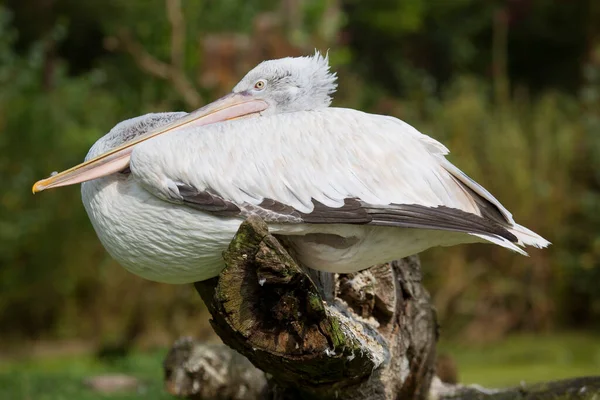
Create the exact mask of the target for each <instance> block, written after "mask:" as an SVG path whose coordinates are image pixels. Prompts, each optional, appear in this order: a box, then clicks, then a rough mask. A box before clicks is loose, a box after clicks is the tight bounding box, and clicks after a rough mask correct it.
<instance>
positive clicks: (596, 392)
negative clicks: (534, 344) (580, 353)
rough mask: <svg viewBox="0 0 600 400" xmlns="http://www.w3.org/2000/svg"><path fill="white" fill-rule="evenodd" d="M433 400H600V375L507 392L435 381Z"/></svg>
mask: <svg viewBox="0 0 600 400" xmlns="http://www.w3.org/2000/svg"><path fill="white" fill-rule="evenodd" d="M430 398H431V400H587V399H589V400H592V399H597V398H600V376H595V377H594V376H589V377H582V378H573V379H564V380H559V381H551V382H544V383H537V384H533V385H521V386H518V387H513V388H507V389H486V388H482V387H480V386H477V385H471V386H462V385H445V384H442V383H441V382H439V381H437V380H436V381H434V384H433V385H432V388H431V395H430Z"/></svg>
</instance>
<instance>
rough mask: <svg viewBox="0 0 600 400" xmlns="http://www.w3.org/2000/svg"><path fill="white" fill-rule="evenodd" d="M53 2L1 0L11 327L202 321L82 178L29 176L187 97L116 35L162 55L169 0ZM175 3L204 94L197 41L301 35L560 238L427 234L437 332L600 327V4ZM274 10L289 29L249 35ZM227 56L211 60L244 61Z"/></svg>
mask: <svg viewBox="0 0 600 400" xmlns="http://www.w3.org/2000/svg"><path fill="white" fill-rule="evenodd" d="M24 3H31V4H33V6H31V7H26V6H24V5H23V4H24ZM45 3H46V2H44V1H41V0H31V1H30V2H17V1H11V2H9V4H10V6H11V10H13V11H14V14H11V13H10V12H8V9H7V8H5V7H0V87H1V90H0V152H1V154H2V157H0V174H1V175H0V176H2V177H3V182H2V189H1V190H0V206H1V208H0V326H2V330H1V332H0V335H1V336H3V337H10V338H12V339H15V340H20V339H23V338H24V337H32V338H37V337H74V336H77V337H84V338H92V339H96V340H98V341H100V342H105V341H108V342H115V341H116V342H120V341H122V340H129V339H132V338H136V339H139V338H140V337H142V338H143V339H144V340H147V341H149V342H153V343H154V342H161V343H164V342H165V340H168V339H169V338H173V337H174V336H176V335H178V334H180V333H181V332H190V331H192V330H194V331H197V330H198V324H196V322H195V320H196V319H197V318H198V314H199V313H200V312H199V311H198V309H199V307H200V300H199V299H198V298H197V296H196V295H195V293H194V292H193V290H192V288H190V287H187V286H185V287H179V286H169V285H159V284H154V283H151V282H146V281H143V280H141V279H139V278H137V277H134V276H132V275H131V274H129V273H127V272H125V271H124V270H123V269H122V268H120V267H119V266H118V265H116V263H114V262H113V261H112V260H111V259H110V257H108V255H107V254H106V252H105V251H104V249H103V248H102V246H101V245H100V243H99V241H98V240H97V238H96V235H95V233H94V232H93V229H92V227H91V225H90V223H89V221H88V219H87V216H86V215H85V213H84V210H83V207H82V205H81V200H80V195H79V190H78V189H77V188H75V187H73V188H66V189H63V190H60V191H50V192H48V193H43V194H42V195H40V196H32V195H31V192H30V187H31V185H32V183H33V182H34V181H36V180H37V179H40V178H42V177H44V176H47V175H48V174H49V173H50V172H52V171H53V170H62V169H65V168H67V167H69V166H72V165H74V164H76V163H78V162H80V161H81V160H82V159H83V157H84V156H85V154H86V152H87V150H88V149H89V147H90V146H91V145H92V143H94V141H95V140H96V139H97V138H98V137H100V136H101V135H102V134H104V133H105V132H107V131H108V130H109V129H110V128H111V127H112V126H114V125H115V124H116V123H117V122H119V121H121V120H123V119H126V118H131V117H133V116H137V115H140V114H143V113H147V112H152V111H165V110H172V111H174V110H181V109H186V108H187V107H186V102H185V101H184V96H182V94H181V92H180V91H178V90H177V88H174V85H173V83H172V81H169V80H168V79H163V78H160V77H156V76H155V75H152V74H149V73H147V72H146V71H145V70H143V68H140V66H139V65H138V64H139V59H137V58H136V57H135V56H132V55H131V54H128V53H127V51H125V50H124V49H123V47H122V43H121V42H119V40H121V39H120V38H121V37H122V35H124V34H127V35H129V36H130V37H131V38H133V39H134V40H135V41H136V42H137V43H138V44H139V45H140V46H141V48H143V50H144V51H145V52H146V53H147V54H149V55H151V56H152V57H154V58H155V59H156V60H158V61H159V62H165V63H169V62H170V59H171V51H172V46H173V38H172V37H171V31H172V26H171V24H170V22H169V18H168V15H167V14H168V13H167V8H166V5H165V1H164V0H150V1H137V2H134V1H120V0H111V1H100V0H90V1H85V2H81V1H75V0H56V1H55V2H54V3H53V4H55V7H54V8H52V9H50V10H46V11H43V10H45V9H44V4H45ZM526 3H527V4H528V6H527V7H525V5H527V4H526ZM181 4H182V7H183V8H182V13H183V17H184V21H185V24H184V33H185V35H184V36H185V38H184V39H185V40H184V41H183V42H184V59H183V63H182V64H183V66H182V70H183V72H184V73H185V75H186V76H187V77H188V78H189V80H190V85H191V87H192V90H196V91H198V93H199V94H200V95H201V96H202V97H203V98H204V99H205V100H210V99H213V98H215V96H216V94H215V93H212V92H211V90H210V89H208V88H204V87H202V79H200V75H201V72H202V71H203V68H204V67H205V66H207V65H209V64H210V62H212V61H214V59H210V58H209V57H211V56H214V54H210V53H208V52H207V51H206V49H205V48H204V47H203V45H202V43H203V42H202V40H203V39H205V38H206V37H208V35H211V36H212V37H214V36H215V35H219V34H220V35H221V36H219V37H231V33H236V34H242V35H246V36H245V37H246V38H247V39H248V40H249V41H251V46H249V47H248V48H246V50H245V51H247V52H246V53H242V54H244V57H252V56H257V54H258V55H260V57H263V54H270V55H273V57H275V56H284V55H288V54H289V52H290V51H291V50H290V49H293V48H294V47H293V46H294V45H298V43H300V44H304V45H305V47H303V48H302V51H303V52H306V53H310V52H312V49H313V47H315V46H318V47H320V48H323V49H327V48H330V49H331V51H330V56H331V61H332V64H333V65H334V68H335V69H336V70H337V71H339V74H340V86H339V92H338V95H337V96H336V100H335V101H336V105H341V106H347V107H353V108H359V109H363V110H365V111H369V112H378V113H384V114H390V115H394V116H397V117H400V118H402V119H404V120H406V121H407V122H408V123H410V124H412V125H413V126H415V127H417V128H418V129H419V130H421V131H423V132H424V133H426V134H429V135H431V136H433V137H435V138H437V139H439V140H441V141H442V142H443V143H444V144H446V145H447V146H448V147H449V148H450V149H451V150H452V154H451V156H450V159H451V160H452V161H453V162H455V163H456V164H457V165H458V166H459V167H460V168H462V169H463V170H464V171H465V172H467V173H468V174H469V175H470V176H471V177H473V178H474V179H476V180H477V181H479V182H481V183H482V184H483V185H484V186H485V187H487V188H488V189H489V190H490V191H491V192H492V193H493V194H494V195H496V196H497V197H498V198H499V199H500V200H501V201H502V202H503V203H504V204H505V205H506V206H507V207H508V208H509V209H510V210H511V211H512V212H513V214H514V215H515V218H516V219H517V221H519V222H520V223H522V224H523V225H526V226H528V227H530V228H532V229H533V230H535V231H537V232H539V233H541V234H542V235H543V236H546V237H547V238H548V239H549V240H551V241H552V242H553V246H552V247H551V248H550V249H548V250H545V251H536V250H532V252H531V254H532V256H531V257H530V258H523V257H521V256H517V255H513V254H511V253H509V252H507V251H505V250H503V249H499V248H494V247H492V246H486V245H474V246H462V247H456V248H451V249H436V250H433V251H429V252H427V253H426V254H425V255H424V265H425V267H426V271H425V272H426V276H427V281H428V287H429V288H430V289H431V290H432V292H433V295H434V299H435V303H436V306H437V308H438V310H439V313H440V316H441V317H442V324H443V327H444V332H443V335H450V334H453V333H459V332H460V333H462V334H466V337H467V338H469V340H471V339H478V340H486V339H488V340H489V339H496V338H498V337H501V336H503V335H505V334H506V333H508V332H512V331H515V330H535V331H540V330H546V329H551V328H552V327H555V326H561V325H569V326H572V325H578V326H579V325H581V326H586V327H590V326H594V324H596V325H597V321H599V320H600V291H598V289H597V282H599V281H600V266H599V265H598V260H599V259H600V236H599V235H598V232H600V210H599V209H598V207H599V206H598V204H600V198H599V196H600V194H599V193H600V174H599V173H598V171H600V161H599V160H600V140H599V138H598V132H599V131H600V122H599V121H600V115H599V114H598V110H599V109H600V107H599V106H600V100H599V99H600V94H599V92H598V90H599V88H600V72H599V71H600V69H599V68H598V65H600V64H599V63H598V59H600V58H599V57H598V56H597V55H594V54H591V55H590V54H588V53H587V51H588V50H587V48H586V47H584V44H586V43H590V46H592V45H591V44H594V43H595V44H596V45H598V43H599V39H598V38H599V37H600V35H598V34H596V33H595V32H596V30H597V29H595V28H594V27H595V26H597V25H599V22H600V20H598V19H597V18H598V15H597V13H592V12H591V11H590V10H588V9H587V8H586V7H587V6H586V2H567V3H565V2H558V3H556V2H551V1H549V0H531V1H523V2H500V1H498V2H481V1H478V0H459V1H451V2H450V1H447V2H442V1H437V2H432V1H424V0H422V1H419V0H407V1H395V0H373V1H368V2H365V1H358V0H346V1H344V2H342V4H341V6H340V5H339V4H338V2H336V1H313V0H307V1H302V2H283V3H282V4H281V5H280V4H279V2H277V1H275V0H252V1H246V2H240V1H235V0H227V1H216V2H215V1H182V2H181ZM277 7H280V8H279V9H278V8H277ZM286 7H287V8H286ZM294 7H296V8H294ZM519 7H524V8H519ZM590 7H591V6H590ZM40 10H41V11H40ZM290 10H291V11H290ZM588 11H590V12H588ZM36 12H37V14H36ZM264 12H270V13H271V14H270V16H271V17H273V18H275V19H276V20H277V21H278V22H279V23H280V24H281V25H283V28H282V30H281V32H278V31H268V32H267V33H264V32H263V33H262V34H258V33H257V28H256V25H257V21H258V17H259V16H264V14H263V13H264ZM263 22H264V21H263ZM287 28H293V29H287ZM288 30H289V32H288ZM286 33H287V35H286ZM261 35H262V36H261ZM259 36H260V37H259ZM115 43H117V44H118V43H121V44H120V46H121V47H119V45H115ZM223 43H225V42H223ZM227 43H232V42H227ZM220 50H224V52H225V53H226V51H225V50H228V49H220ZM235 51H236V48H233V52H234V53H235ZM582 60H586V64H585V65H583V63H582ZM238 61H241V60H238ZM232 63H234V61H231V60H230V59H226V60H225V61H223V62H222V63H221V64H217V67H216V68H217V72H219V73H223V74H225V73H229V74H232V73H235V74H238V73H239V71H236V70H235V69H234V68H233V67H232V66H231V65H229V64H232ZM227 68H230V69H231V71H235V72H231V71H224V70H225V69H227ZM582 72H585V73H583V74H582ZM490 77H491V79H490ZM510 83H512V84H513V87H512V88H511V87H509V84H510ZM559 89H560V90H559ZM200 329H202V330H203V332H207V331H209V330H210V328H209V327H207V326H203V327H201V328H200ZM165 338H166V339H165ZM142 341H143V340H142Z"/></svg>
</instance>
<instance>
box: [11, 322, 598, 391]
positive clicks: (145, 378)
mask: <svg viewBox="0 0 600 400" xmlns="http://www.w3.org/2000/svg"><path fill="white" fill-rule="evenodd" d="M440 352H443V353H447V354H450V355H451V356H452V357H454V359H455V360H456V362H457V364H458V368H459V375H460V378H461V381H462V382H463V383H478V384H480V385H483V386H487V387H504V386H515V385H518V384H519V383H520V382H526V383H534V382H539V381H544V380H553V379H562V378H569V377H574V376H586V375H594V374H600V336H599V335H597V334H592V333H586V334H583V333H581V334H579V333H569V334H560V335H548V336H545V335H519V336H513V337H509V338H508V339H506V340H504V341H502V342H498V343H494V344H489V345H482V346H474V345H472V344H470V345H465V344H459V343H455V342H442V343H440ZM165 353H166V350H165V351H156V352H153V353H134V354H133V355H132V356H130V357H128V358H126V359H123V360H121V361H118V362H116V363H114V364H106V363H101V362H99V361H97V360H95V359H94V358H92V357H89V356H79V357H64V358H51V359H42V360H28V361H13V362H8V363H4V364H0V399H14V400H29V399H31V400H34V399H35V400H63V399H64V400H67V399H78V400H99V399H110V400H132V399H142V398H143V399H149V400H160V399H173V397H171V396H170V395H168V394H167V393H166V392H165V391H164V390H163V385H162V368H161V363H162V359H163V357H164V355H165ZM106 373H124V374H128V375H132V376H135V377H137V378H139V379H141V380H142V382H143V383H144V385H143V388H142V389H141V390H139V391H138V392H137V393H131V392H130V393H117V394H110V395H104V394H99V393H96V392H94V391H92V390H91V389H88V388H86V387H85V386H84V385H83V380H84V379H85V378H86V377H89V376H92V375H95V374H106Z"/></svg>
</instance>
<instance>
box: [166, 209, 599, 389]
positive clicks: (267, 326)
mask: <svg viewBox="0 0 600 400" xmlns="http://www.w3.org/2000/svg"><path fill="white" fill-rule="evenodd" d="M223 256H224V259H225V264H226V267H225V269H224V270H223V271H222V273H221V274H220V276H219V277H217V278H214V279H211V280H208V281H204V282H197V283H195V287H196V290H197V291H198V293H199V294H200V296H201V297H202V299H203V300H204V302H205V303H206V305H207V307H208V309H209V311H210V313H211V315H212V320H211V324H212V326H213V328H214V330H215V332H216V333H217V334H218V335H219V336H220V337H221V339H222V340H223V342H224V343H225V345H211V346H208V345H205V344H201V343H196V342H194V341H192V340H190V339H184V340H179V341H178V342H176V343H175V345H174V346H173V348H172V349H171V351H170V352H169V355H168V356H167V359H166V360H165V365H164V368H165V381H166V386H167V389H168V391H169V392H170V393H172V394H175V395H178V396H181V397H188V398H194V399H202V400H254V399H256V400H258V399H265V400H267V399H269V400H284V399H304V398H310V399H312V400H316V399H334V398H341V399H351V400H367V399H368V400H383V399H386V400H387V399H403V400H404V399H425V398H428V399H431V400H475V399H477V400H508V399H521V400H526V399H527V400H546V399H547V400H551V399H553V400H556V399H596V398H600V377H585V378H575V379H570V380H563V381H554V382H546V383H542V384H537V385H531V386H520V387H516V388H508V389H485V388H482V387H479V386H477V385H472V386H463V385H457V384H446V383H442V381H441V380H440V379H439V378H438V377H436V376H434V375H435V374H434V368H435V367H434V362H435V344H436V340H437V325H436V318H435V312H434V310H433V309H432V306H431V303H430V300H429V295H428V293H427V291H426V290H425V289H424V288H423V287H422V285H421V272H420V265H419V260H418V258H417V257H416V256H414V257H408V258H405V259H402V260H400V261H394V262H392V263H389V264H382V265H377V266H373V267H371V268H369V269H368V270H365V271H362V272H359V273H355V274H340V275H333V274H324V273H317V272H316V271H311V270H305V269H303V268H301V266H299V265H298V264H297V263H296V262H295V261H294V259H293V257H292V256H291V255H290V254H289V253H288V252H287V251H286V249H285V248H284V247H283V246H282V245H281V243H280V241H278V239H277V238H275V237H274V236H272V235H270V234H269V232H268V229H267V226H266V224H265V223H264V222H263V221H262V220H260V219H259V218H254V217H251V218H248V219H247V220H246V221H245V222H244V223H242V225H241V226H240V228H239V230H238V233H237V234H236V236H235V238H234V239H233V241H232V242H231V244H230V246H229V248H228V250H227V251H225V253H224V255H223ZM227 346H229V347H227ZM240 354H241V355H240ZM242 355H243V356H244V357H243V356H242ZM248 360H249V361H248Z"/></svg>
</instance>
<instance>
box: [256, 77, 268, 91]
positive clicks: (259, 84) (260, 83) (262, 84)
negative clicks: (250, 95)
mask: <svg viewBox="0 0 600 400" xmlns="http://www.w3.org/2000/svg"><path fill="white" fill-rule="evenodd" d="M266 86H267V81H265V80H264V79H261V80H260V81H257V82H256V83H255V84H254V89H256V90H263V89H264V88H265V87H266Z"/></svg>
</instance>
